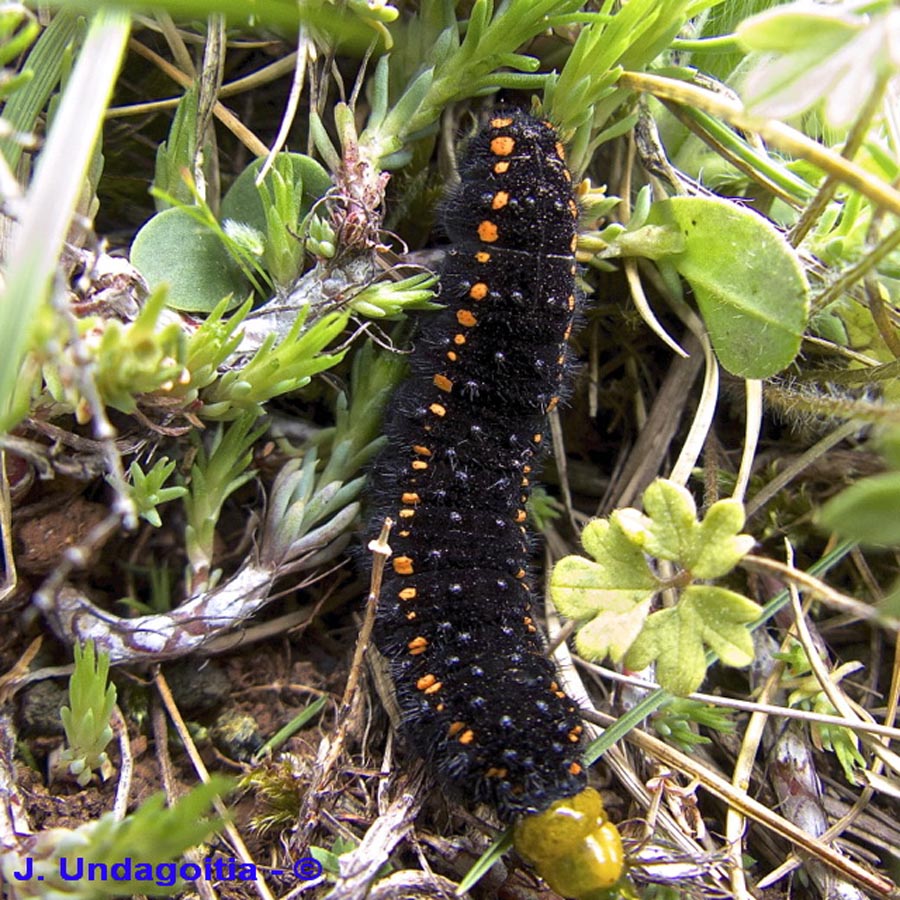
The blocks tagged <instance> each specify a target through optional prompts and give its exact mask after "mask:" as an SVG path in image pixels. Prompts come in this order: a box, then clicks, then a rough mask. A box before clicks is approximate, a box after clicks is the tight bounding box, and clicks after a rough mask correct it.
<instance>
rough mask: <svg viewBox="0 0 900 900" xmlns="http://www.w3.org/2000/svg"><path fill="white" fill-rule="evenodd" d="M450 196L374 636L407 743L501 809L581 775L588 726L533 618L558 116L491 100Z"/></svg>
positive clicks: (558, 311) (551, 394) (396, 420)
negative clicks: (532, 531) (446, 246)
mask: <svg viewBox="0 0 900 900" xmlns="http://www.w3.org/2000/svg"><path fill="white" fill-rule="evenodd" d="M460 177H461V184H460V185H459V186H458V187H457V188H455V189H454V190H452V191H451V193H450V195H449V197H448V198H447V200H446V202H445V207H444V221H445V227H446V230H447V232H448V234H449V236H450V238H451V239H452V241H453V242H454V244H453V247H452V248H451V249H450V250H449V252H448V254H447V258H446V262H445V264H444V267H443V271H442V274H441V296H440V300H441V302H442V303H444V304H446V306H445V308H444V309H443V310H442V311H441V312H438V313H436V314H432V315H430V316H428V317H427V318H425V319H424V321H423V323H422V325H421V327H420V330H419V333H418V336H417V339H416V345H415V349H414V351H413V354H412V357H411V368H412V372H411V375H410V378H409V380H408V381H407V382H406V383H404V384H403V385H402V386H401V387H400V388H399V389H398V391H397V392H396V394H395V395H394V398H393V399H392V401H391V404H390V407H389V410H388V414H387V420H386V426H385V430H386V433H387V435H388V439H389V444H388V448H387V450H386V451H385V452H384V453H383V454H382V456H381V457H380V458H379V461H378V462H377V463H376V465H375V467H374V471H373V473H372V481H373V488H372V491H373V497H374V506H375V514H374V516H373V520H372V525H371V531H372V536H373V537H374V536H375V535H377V533H378V531H379V530H380V528H381V525H382V523H383V521H384V519H385V518H386V517H390V518H391V519H392V520H393V521H394V522H395V523H396V524H395V526H394V530H393V532H392V534H391V537H390V544H391V547H392V550H393V555H392V556H391V558H390V559H389V560H388V562H387V564H386V567H385V575H384V581H383V586H382V591H381V597H380V600H379V604H378V611H377V616H376V622H375V633H374V640H375V644H376V646H377V648H378V650H379V651H380V652H381V654H382V655H383V656H384V657H385V658H386V659H387V661H388V662H389V664H390V671H391V675H392V677H393V681H394V685H395V688H396V693H397V700H398V703H399V706H400V709H401V712H402V715H403V733H404V736H405V737H406V739H407V740H408V742H409V743H410V744H411V745H412V746H413V747H414V748H415V749H416V750H417V751H418V752H419V753H420V754H421V755H422V756H424V757H425V758H427V759H429V760H430V761H431V763H432V766H433V768H434V769H435V771H436V773H437V775H438V777H439V778H440V779H441V780H442V782H443V783H444V784H446V785H449V786H454V787H456V788H457V789H461V791H462V792H463V793H464V794H465V795H466V797H467V798H468V799H470V800H473V799H474V800H483V801H486V802H488V803H490V804H491V805H493V806H494V807H495V808H496V809H497V811H498V813H499V814H500V815H501V817H502V818H504V819H506V820H509V819H511V818H513V817H515V816H517V815H520V814H526V813H535V812H539V811H542V810H544V809H546V808H547V807H548V806H549V805H550V804H551V803H552V802H553V801H555V800H557V799H560V798H563V797H571V796H572V795H574V794H577V793H578V792H580V791H581V790H582V789H583V788H584V785H585V781H586V776H585V772H584V771H583V768H582V763H581V761H580V757H581V752H580V751H581V744H582V736H581V734H582V726H581V724H580V719H579V716H578V711H577V709H576V707H575V704H574V703H573V702H572V700H570V699H569V698H568V697H567V696H566V695H565V694H564V693H563V692H562V691H561V690H560V688H559V686H558V684H557V682H556V680H555V678H556V675H555V670H554V666H553V664H552V663H551V662H550V661H549V660H548V659H547V657H546V646H545V641H544V638H543V636H542V635H541V633H540V632H539V630H538V626H537V625H536V624H535V622H534V620H533V618H532V615H533V613H532V608H533V598H534V588H533V586H532V583H531V579H530V578H529V572H528V565H529V535H528V533H527V531H526V528H525V519H526V513H525V505H526V503H527V501H528V497H529V494H530V491H531V484H532V479H533V478H534V470H535V468H536V466H537V463H538V462H539V460H540V457H541V455H542V453H543V446H544V436H545V431H546V427H547V413H548V412H549V411H550V410H552V409H553V408H554V407H555V406H556V404H557V402H558V400H559V394H560V390H561V388H562V386H563V381H564V378H565V374H566V371H567V368H568V366H567V354H568V351H567V345H566V341H567V339H568V337H569V333H570V331H571V329H572V322H573V317H574V315H575V312H576V306H577V300H576V296H577V294H576V288H575V272H576V266H575V256H574V251H575V243H576V226H577V217H578V208H577V206H576V203H575V198H574V196H573V191H572V178H571V175H570V174H569V171H568V169H567V168H566V163H565V157H564V152H563V147H562V144H561V143H560V141H559V138H558V136H557V134H556V132H555V130H554V129H553V127H552V126H551V125H550V124H549V123H547V122H542V121H539V120H537V119H534V118H532V117H531V116H529V115H527V114H525V113H523V112H519V111H507V110H500V111H497V112H495V113H494V114H493V115H492V116H491V118H490V120H489V121H488V123H487V126H486V127H485V128H484V129H483V130H482V131H480V132H479V133H478V134H477V135H476V136H475V137H474V138H473V139H472V141H471V142H470V144H469V148H468V151H467V153H466V155H465V157H464V159H463V160H462V161H461V163H460Z"/></svg>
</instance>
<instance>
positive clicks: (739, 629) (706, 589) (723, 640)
mask: <svg viewBox="0 0 900 900" xmlns="http://www.w3.org/2000/svg"><path fill="white" fill-rule="evenodd" d="M681 606H687V607H690V608H691V609H693V610H694V612H695V613H696V615H697V619H698V621H701V622H702V623H703V642H704V643H705V644H706V645H707V646H708V647H709V648H710V649H711V650H713V651H714V652H715V653H716V654H717V655H718V657H719V659H720V660H722V662H723V663H725V665H726V666H737V667H740V666H748V665H750V663H751V662H753V638H752V637H751V635H750V632H749V631H748V630H747V628H746V626H747V625H749V624H750V623H751V622H755V621H756V620H757V619H758V618H759V617H760V615H761V614H762V607H761V606H759V605H758V604H756V603H754V602H753V601H752V600H750V599H749V598H747V597H745V596H744V595H743V594H737V593H735V592H734V591H729V590H727V589H726V588H723V587H718V586H717V585H713V584H692V585H691V586H690V587H688V588H685V590H684V593H683V594H682V595H681Z"/></svg>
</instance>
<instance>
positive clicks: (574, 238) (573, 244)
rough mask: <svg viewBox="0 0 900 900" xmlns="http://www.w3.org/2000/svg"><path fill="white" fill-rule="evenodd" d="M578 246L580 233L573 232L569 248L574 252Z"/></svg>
mask: <svg viewBox="0 0 900 900" xmlns="http://www.w3.org/2000/svg"><path fill="white" fill-rule="evenodd" d="M495 240H496V238H495ZM577 246H578V235H577V234H573V235H572V242H571V243H570V244H569V249H570V250H571V251H572V252H573V253H574V252H575V248H576V247H577Z"/></svg>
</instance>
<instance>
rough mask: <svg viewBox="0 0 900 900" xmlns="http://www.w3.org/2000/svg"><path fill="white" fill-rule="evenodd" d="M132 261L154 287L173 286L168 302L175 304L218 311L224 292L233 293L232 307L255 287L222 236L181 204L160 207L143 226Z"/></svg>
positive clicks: (134, 246) (192, 308)
mask: <svg viewBox="0 0 900 900" xmlns="http://www.w3.org/2000/svg"><path fill="white" fill-rule="evenodd" d="M131 262H132V263H133V264H134V265H135V266H136V267H137V269H138V270H139V271H140V273H141V274H142V275H143V276H144V278H146V279H147V284H149V285H150V288H151V290H155V289H156V288H158V287H161V286H162V285H166V286H167V287H168V294H167V295H166V305H167V306H170V307H172V308H173V309H181V310H185V311H187V312H212V310H214V309H215V308H216V306H218V304H219V303H220V302H221V300H222V298H223V297H227V296H228V295H229V294H230V295H231V297H232V298H233V299H232V303H231V304H230V307H231V306H236V305H237V304H238V303H240V302H241V300H243V299H244V297H246V296H247V294H249V293H250V285H249V283H248V282H247V279H246V278H245V277H244V275H243V273H242V272H241V270H240V268H239V267H238V265H237V263H235V262H234V260H233V259H232V258H231V257H230V256H229V255H228V252H227V251H226V250H225V246H224V245H223V244H222V241H221V240H220V239H219V238H218V236H217V235H216V234H215V233H214V232H213V231H211V230H210V229H209V228H206V227H204V226H203V225H202V224H200V223H199V222H198V221H197V220H196V219H195V218H194V217H193V216H192V215H191V214H190V213H189V212H187V211H186V210H185V209H182V208H180V207H175V208H172V209H166V210H163V211H162V212H161V213H157V215H155V216H154V217H153V218H152V219H150V221H148V222H147V223H146V224H145V225H144V227H143V228H141V230H140V231H139V232H138V233H137V236H136V237H135V239H134V243H133V244H132V245H131ZM230 307H229V308H230Z"/></svg>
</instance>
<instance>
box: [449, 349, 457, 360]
mask: <svg viewBox="0 0 900 900" xmlns="http://www.w3.org/2000/svg"><path fill="white" fill-rule="evenodd" d="M447 359H449V360H450V362H456V361H457V360H458V359H459V356H458V354H456V353H454V352H453V351H452V350H448V351H447Z"/></svg>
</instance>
